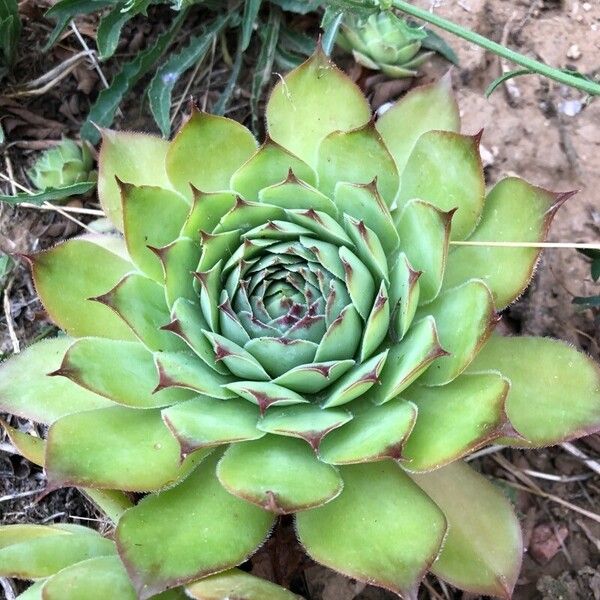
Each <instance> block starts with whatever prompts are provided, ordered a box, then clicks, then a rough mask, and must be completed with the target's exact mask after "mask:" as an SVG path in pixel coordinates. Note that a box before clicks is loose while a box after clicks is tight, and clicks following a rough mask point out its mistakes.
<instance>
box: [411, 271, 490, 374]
mask: <svg viewBox="0 0 600 600" xmlns="http://www.w3.org/2000/svg"><path fill="white" fill-rule="evenodd" d="M426 315H432V316H433V318H434V319H435V324H436V326H437V331H438V335H439V338H440V344H441V345H442V348H444V350H446V352H448V353H449V355H448V356H440V357H439V358H437V359H436V360H435V361H434V362H433V364H432V365H431V367H429V369H427V372H426V373H425V374H424V375H423V377H422V378H421V379H420V380H419V383H424V384H426V385H444V384H446V383H448V382H450V381H452V380H453V379H454V378H455V377H457V376H458V375H460V373H462V372H463V371H464V370H465V368H466V367H467V366H468V365H469V363H470V362H471V361H472V360H473V358H475V356H476V354H477V352H478V351H479V349H480V348H481V347H482V346H483V344H484V343H485V342H486V340H487V339H488V337H489V336H490V334H491V333H492V330H493V328H494V327H495V325H496V323H497V321H498V319H497V317H496V312H495V310H494V301H493V299H492V294H491V292H490V290H489V289H488V287H487V286H486V285H485V283H483V281H481V280H477V279H472V280H471V281H467V283H464V284H463V285H461V286H459V287H456V288H453V289H451V290H448V291H447V292H444V293H443V294H441V295H440V296H438V297H437V298H436V299H435V300H434V301H433V302H431V303H430V304H427V305H425V306H423V307H421V309H420V310H418V311H417V314H416V315H415V318H416V319H420V318H422V317H424V316H426Z"/></svg>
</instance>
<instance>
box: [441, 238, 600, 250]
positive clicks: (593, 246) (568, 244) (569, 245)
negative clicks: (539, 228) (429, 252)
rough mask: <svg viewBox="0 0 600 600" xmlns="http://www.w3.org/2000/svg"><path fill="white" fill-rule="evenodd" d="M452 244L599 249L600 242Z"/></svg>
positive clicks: (461, 242) (460, 243) (477, 242)
mask: <svg viewBox="0 0 600 600" xmlns="http://www.w3.org/2000/svg"><path fill="white" fill-rule="evenodd" d="M450 245H452V246H490V247H495V248H566V249H571V250H577V249H581V250H600V244H592V243H589V244H588V243H582V244H577V243H574V242H480V241H469V240H462V241H460V240H453V241H451V242H450Z"/></svg>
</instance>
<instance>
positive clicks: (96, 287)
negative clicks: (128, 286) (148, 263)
mask: <svg viewBox="0 0 600 600" xmlns="http://www.w3.org/2000/svg"><path fill="white" fill-rule="evenodd" d="M106 239H107V238H104V237H103V236H99V235H89V236H83V237H81V238H75V239H71V240H68V241H66V242H63V243H62V244H59V245H58V246H55V247H54V248H51V249H49V250H44V251H43V252H40V253H38V254H35V255H34V256H32V257H30V260H31V263H32V269H31V270H32V273H33V280H34V282H35V287H36V290H37V292H38V295H39V296H40V299H41V301H42V303H43V305H44V308H45V309H46V310H47V311H48V314H49V315H50V318H51V319H52V320H53V321H54V322H55V323H56V324H57V325H58V326H59V327H60V328H61V329H64V330H65V331H66V332H67V333H68V334H69V335H73V336H78V337H81V336H86V335H101V336H103V337H107V338H111V339H122V340H132V339H135V336H134V335H133V333H132V332H131V330H130V329H129V327H127V325H126V324H125V323H123V321H122V320H121V319H120V318H119V317H118V316H117V315H115V314H114V313H113V312H112V311H111V310H110V309H109V308H108V307H106V306H102V305H101V304H99V303H97V302H93V301H92V300H90V298H94V297H96V296H99V295H100V294H104V293H105V292H107V291H108V290H110V289H111V288H113V287H114V286H115V285H116V284H117V282H118V281H119V280H120V279H121V278H122V277H123V275H125V273H127V272H128V271H130V270H131V263H130V262H128V261H127V260H125V259H124V258H122V257H121V256H120V255H119V254H118V253H120V252H121V251H122V250H121V249H120V246H121V243H120V241H118V240H117V239H116V238H108V240H109V241H114V244H115V246H114V250H113V248H108V247H106V246H105V245H102V244H103V243H104V241H105V240H106Z"/></svg>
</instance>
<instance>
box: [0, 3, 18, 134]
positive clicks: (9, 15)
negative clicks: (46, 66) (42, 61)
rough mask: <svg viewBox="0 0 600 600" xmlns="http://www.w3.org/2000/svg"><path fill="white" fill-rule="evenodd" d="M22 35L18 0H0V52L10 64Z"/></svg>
mask: <svg viewBox="0 0 600 600" xmlns="http://www.w3.org/2000/svg"><path fill="white" fill-rule="evenodd" d="M20 35H21V20H20V19H19V5H18V3H17V0H0V54H1V55H2V57H3V61H4V62H5V63H6V64H7V65H8V66H10V65H12V63H13V62H14V60H15V54H16V51H17V43H18V41H19V36H20ZM0 143H1V142H0Z"/></svg>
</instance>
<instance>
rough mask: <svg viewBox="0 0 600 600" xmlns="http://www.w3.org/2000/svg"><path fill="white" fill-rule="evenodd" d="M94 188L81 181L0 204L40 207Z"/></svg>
mask: <svg viewBox="0 0 600 600" xmlns="http://www.w3.org/2000/svg"><path fill="white" fill-rule="evenodd" d="M0 28H1V24H0ZM95 187H96V182H95V181H82V182H81V183H73V184H72V185H67V186H65V187H59V188H46V189H45V190H42V191H41V192H35V193H33V194H30V193H28V192H22V193H19V194H16V195H15V196H10V195H6V194H0V202H5V203H6V204H22V203H23V202H24V203H27V204H35V205H37V206H40V205H42V204H44V202H51V201H53V200H57V201H60V200H64V199H65V198H70V197H71V196H83V195H84V194H87V193H88V192H90V191H92V190H93V189H94V188H95Z"/></svg>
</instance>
